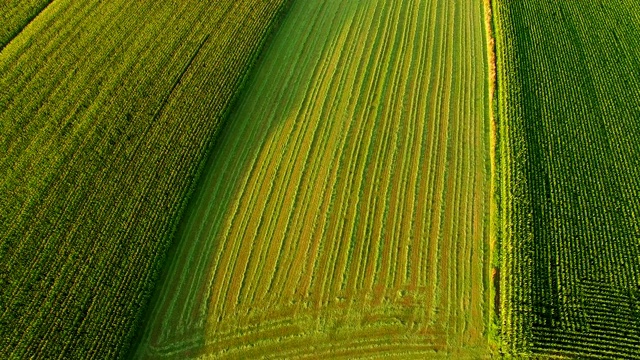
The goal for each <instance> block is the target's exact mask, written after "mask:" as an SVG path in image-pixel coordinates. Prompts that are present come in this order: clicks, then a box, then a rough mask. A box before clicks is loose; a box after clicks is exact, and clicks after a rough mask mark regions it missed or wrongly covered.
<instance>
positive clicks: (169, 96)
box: [0, 1, 282, 359]
mask: <svg viewBox="0 0 640 360" xmlns="http://www.w3.org/2000/svg"><path fill="white" fill-rule="evenodd" d="M281 5H282V1H271V2H267V1H260V2H255V1H240V2H237V1H226V2H204V3H198V4H186V3H185V4H177V3H144V4H143V3H128V2H125V1H112V2H101V1H87V2H74V1H57V2H54V3H52V4H51V5H50V7H49V8H48V9H47V12H46V13H43V14H42V15H41V16H39V17H38V18H37V19H36V21H34V22H33V23H32V24H31V25H30V26H29V31H27V32H25V33H22V34H20V35H18V36H17V37H16V38H15V39H14V40H13V41H12V42H11V43H10V44H9V45H8V46H7V47H5V48H4V49H3V50H2V52H1V53H0V87H1V88H2V89H3V90H2V92H0V124H1V125H2V133H1V135H0V147H1V148H2V150H3V151H2V152H1V155H0V156H1V157H0V169H1V171H2V173H3V174H6V175H5V176H3V177H2V179H1V180H0V198H1V199H2V206H1V209H2V210H1V213H0V238H1V239H2V241H1V242H0V258H1V259H2V262H1V263H0V283H1V284H2V289H1V290H0V291H1V292H0V305H1V306H0V309H2V312H1V313H0V324H1V325H0V352H1V353H2V354H4V356H7V357H9V358H24V357H31V356H36V357H46V358H56V357H60V358H100V359H103V358H112V357H116V356H118V355H122V354H123V352H124V351H126V350H127V347H128V345H129V342H130V341H131V337H132V335H133V332H134V331H135V326H136V323H137V322H139V321H140V317H141V312H142V310H143V308H144V305H145V304H146V301H147V299H148V297H149V294H150V291H151V289H152V286H153V283H154V280H155V278H156V277H157V275H156V274H157V271H158V268H159V265H160V264H161V262H162V260H163V258H164V253H165V251H166V248H167V246H168V243H169V240H170V238H171V235H172V233H173V231H174V229H175V226H176V223H175V219H176V218H177V217H179V215H180V213H181V209H182V208H183V207H184V203H185V199H186V197H187V196H188V194H189V192H190V190H189V189H190V188H191V187H192V186H193V180H194V178H195V177H196V176H197V173H198V169H199V166H200V164H201V160H202V159H203V158H204V157H205V154H206V153H207V149H208V148H209V145H210V143H211V142H212V139H213V138H214V137H215V134H216V133H217V131H218V128H219V126H220V119H221V118H222V116H223V115H224V113H225V111H226V109H227V108H228V106H229V104H230V101H231V100H232V99H233V97H234V96H235V94H236V92H237V88H238V86H239V85H240V84H241V82H242V80H243V77H244V76H245V72H246V68H247V67H248V66H249V65H250V64H251V62H252V59H253V58H254V57H255V54H256V51H257V49H258V48H259V47H260V44H261V43H262V41H263V38H264V36H265V34H266V33H267V31H268V29H269V28H270V27H271V25H272V22H273V19H274V18H275V14H276V13H277V12H278V11H279V9H280V8H281Z"/></svg>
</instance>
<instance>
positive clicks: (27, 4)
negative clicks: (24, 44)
mask: <svg viewBox="0 0 640 360" xmlns="http://www.w3.org/2000/svg"><path fill="white" fill-rule="evenodd" d="M51 1H53V0H3V1H2V2H0V50H2V48H4V47H5V45H7V43H9V42H10V41H11V39H13V38H14V37H16V36H17V35H18V34H19V33H20V32H21V31H22V30H23V29H24V28H25V27H26V26H27V25H29V23H30V22H31V21H33V19H34V18H35V17H36V16H38V14H40V12H41V11H42V10H44V9H45V8H46V7H47V5H49V4H50V3H51Z"/></svg>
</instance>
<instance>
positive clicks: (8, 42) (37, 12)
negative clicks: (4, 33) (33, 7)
mask: <svg viewBox="0 0 640 360" xmlns="http://www.w3.org/2000/svg"><path fill="white" fill-rule="evenodd" d="M53 1H54V0H49V1H48V2H47V3H45V4H44V6H42V7H41V8H40V9H38V11H36V13H35V14H33V16H31V17H30V18H27V19H25V21H24V23H23V25H22V26H21V27H19V28H18V29H16V31H15V32H14V33H13V34H11V36H10V37H9V38H8V39H7V42H6V43H4V44H0V52H2V51H4V49H5V48H6V47H7V45H9V44H11V42H13V40H14V39H15V38H16V37H18V35H20V34H22V32H23V31H24V29H26V28H27V26H29V24H31V23H32V22H33V21H34V20H35V19H36V18H37V17H39V16H40V14H42V13H43V12H44V11H45V10H46V9H47V8H48V7H49V5H51V4H52V3H53Z"/></svg>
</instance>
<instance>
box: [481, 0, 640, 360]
mask: <svg viewBox="0 0 640 360" xmlns="http://www.w3.org/2000/svg"><path fill="white" fill-rule="evenodd" d="M637 9H638V5H637V3H634V2H631V1H626V0H620V1H612V2H602V1H592V2H589V1H580V0H579V1H571V2H569V1H561V2H545V1H528V2H508V1H494V4H493V10H494V14H496V16H495V18H494V21H495V24H496V26H495V28H496V40H497V61H498V115H499V124H500V128H499V130H500V132H499V133H500V138H499V140H500V142H502V144H501V145H500V146H499V149H500V152H499V154H500V171H501V174H500V177H499V180H500V181H501V184H500V189H501V191H500V196H501V201H500V206H501V208H500V211H501V213H500V214H501V215H500V216H501V217H500V219H501V222H502V223H501V226H500V231H501V236H500V239H501V240H502V245H501V247H500V249H501V254H500V255H501V266H502V268H503V271H502V275H503V276H502V281H501V290H503V292H502V294H503V295H502V296H501V303H502V306H501V308H500V309H501V340H502V351H503V352H504V354H506V355H507V356H513V357H535V358H546V357H549V358H553V357H559V358H564V357H577V358H587V357H588V358H634V357H635V356H637V354H638V353H640V316H639V314H640V313H639V312H638V309H639V308H640V288H638V284H639V283H640V261H638V259H640V246H639V245H638V241H637V239H638V237H639V232H638V220H637V215H636V214H637V213H638V212H639V210H640V204H638V201H637V199H638V194H640V190H639V189H640V186H639V185H638V177H637V171H638V168H639V167H638V161H637V158H638V154H639V153H640V149H639V148H638V145H637V138H638V135H639V134H638V130H637V129H638V127H637V119H638V118H640V112H639V111H638V109H640V107H638V94H640V83H639V82H638V80H637V79H638V73H639V72H640V66H639V64H638V61H637V54H638V50H637V49H638V34H640V19H639V18H638V16H637V14H638V11H637Z"/></svg>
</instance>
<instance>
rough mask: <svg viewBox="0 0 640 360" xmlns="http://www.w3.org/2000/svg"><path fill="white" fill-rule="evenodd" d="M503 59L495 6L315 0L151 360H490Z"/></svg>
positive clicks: (260, 95)
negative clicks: (494, 127)
mask: <svg viewBox="0 0 640 360" xmlns="http://www.w3.org/2000/svg"><path fill="white" fill-rule="evenodd" d="M486 51H487V39H486V31H485V15H484V8H483V3H482V2H470V1H459V0H455V1H449V0H446V1H445V0H429V1H421V0H403V1H397V0H366V1H352V0H323V1H295V2H294V3H293V5H292V8H291V11H290V12H289V13H288V15H287V18H286V19H285V21H284V22H283V24H282V27H281V29H280V31H279V32H278V33H277V34H276V35H275V37H274V40H273V43H272V44H271V45H270V46H269V47H268V49H267V50H266V52H265V53H264V57H263V58H262V60H261V61H260V62H259V63H258V65H257V66H256V71H255V73H254V74H253V76H252V77H251V78H250V80H249V82H248V85H247V88H246V89H247V91H246V93H244V94H243V95H242V96H241V98H240V100H239V102H238V105H237V108H236V109H235V110H234V111H233V112H232V113H231V114H230V118H229V121H228V122H227V124H228V125H227V126H226V127H225V128H224V129H223V131H222V132H221V135H220V137H219V141H218V142H217V143H216V145H215V146H214V148H213V150H212V151H213V152H212V155H211V159H210V161H209V163H208V165H207V168H206V171H205V173H204V174H203V178H202V179H203V180H202V183H201V185H200V186H199V188H198V190H197V191H196V192H195V195H194V198H193V202H192V203H190V205H189V206H188V210H187V212H186V217H185V218H184V220H183V222H182V224H181V226H180V228H179V232H178V239H177V242H176V248H175V251H174V252H173V254H174V255H173V256H172V260H171V264H170V266H169V267H167V268H166V270H165V273H164V276H163V281H162V286H161V287H160V288H159V291H158V293H157V295H156V296H155V297H154V298H155V299H154V304H155V306H154V307H153V312H152V314H150V317H149V322H148V324H147V325H148V326H147V328H146V329H145V331H144V334H143V337H142V342H141V343H140V348H139V351H138V352H137V354H136V355H137V356H139V357H143V358H144V357H150V358H154V357H163V356H165V357H168V358H181V357H185V356H196V355H201V356H205V357H206V356H209V357H211V358H215V359H220V358H247V359H251V358H259V357H261V356H265V357H267V358H350V359H352V358H378V357H388V358H398V359H407V358H416V359H424V358H433V357H438V358H452V357H456V356H457V357H460V358H471V359H478V358H485V357H488V356H490V348H489V341H488V336H487V333H488V329H487V326H488V324H489V321H490V313H491V310H492V308H493V303H492V301H491V300H490V295H489V292H490V291H489V289H490V286H491V285H490V284H491V282H490V276H491V275H490V274H491V268H490V262H489V247H490V237H491V235H490V224H491V220H490V217H491V214H490V207H491V203H492V195H491V192H492V191H491V190H492V185H491V183H492V181H491V164H490V160H491V159H490V157H491V155H490V152H491V148H492V145H491V126H490V116H489V113H490V107H489V106H490V101H489V71H488V70H489V65H488V58H487V56H486Z"/></svg>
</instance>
